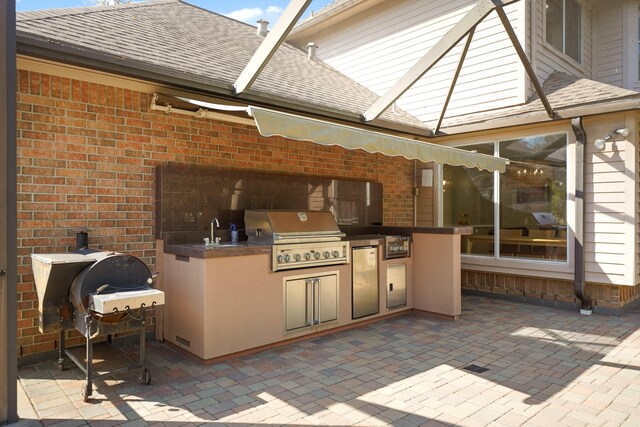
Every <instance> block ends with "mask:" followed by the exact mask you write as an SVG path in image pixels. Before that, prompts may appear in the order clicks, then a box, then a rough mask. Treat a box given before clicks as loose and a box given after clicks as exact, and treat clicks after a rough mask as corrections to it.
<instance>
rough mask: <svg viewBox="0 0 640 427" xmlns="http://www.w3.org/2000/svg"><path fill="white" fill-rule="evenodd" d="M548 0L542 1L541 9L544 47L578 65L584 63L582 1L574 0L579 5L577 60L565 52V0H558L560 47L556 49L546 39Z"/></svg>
mask: <svg viewBox="0 0 640 427" xmlns="http://www.w3.org/2000/svg"><path fill="white" fill-rule="evenodd" d="M548 1H549V0H545V1H544V3H543V10H542V14H543V18H542V20H543V23H544V24H543V30H542V40H543V43H544V45H545V47H547V48H548V49H550V50H552V51H553V52H556V53H557V54H559V55H561V56H562V57H563V58H565V59H569V60H570V61H571V62H572V63H574V64H578V65H580V66H583V65H584V22H583V21H584V4H583V2H582V0H574V1H575V2H576V3H578V5H579V6H580V17H579V18H580V19H579V22H580V30H579V33H578V36H579V38H580V40H579V41H578V44H579V48H578V51H579V60H576V59H575V58H573V57H572V56H571V55H569V54H567V52H566V38H567V32H566V15H565V13H566V2H567V0H558V1H562V49H558V48H557V47H555V46H554V45H552V44H551V43H550V42H549V41H548V40H547V12H546V11H547V2H548Z"/></svg>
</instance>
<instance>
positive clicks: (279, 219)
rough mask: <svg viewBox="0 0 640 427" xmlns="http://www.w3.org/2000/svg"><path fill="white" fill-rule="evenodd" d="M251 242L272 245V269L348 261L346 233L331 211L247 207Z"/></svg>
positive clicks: (335, 263) (247, 227)
mask: <svg viewBox="0 0 640 427" xmlns="http://www.w3.org/2000/svg"><path fill="white" fill-rule="evenodd" d="M244 223H245V229H246V232H247V236H248V237H249V239H248V241H249V244H262V245H272V246H273V248H272V262H271V269H272V270H273V271H278V270H291V269H297V268H307V267H319V266H324V265H337V264H346V263H348V262H349V251H348V245H347V243H346V242H343V241H341V240H342V238H343V237H344V236H345V234H344V233H343V232H341V231H340V228H339V227H338V224H337V223H336V220H335V218H334V216H333V214H332V213H331V212H329V211H290V210H247V211H245V216H244Z"/></svg>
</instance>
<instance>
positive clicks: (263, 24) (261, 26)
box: [257, 19, 269, 37]
mask: <svg viewBox="0 0 640 427" xmlns="http://www.w3.org/2000/svg"><path fill="white" fill-rule="evenodd" d="M257 24H258V35H259V36H262V37H265V36H266V35H267V33H269V31H268V30H267V27H268V26H269V21H265V20H264V19H260V20H258V22H257Z"/></svg>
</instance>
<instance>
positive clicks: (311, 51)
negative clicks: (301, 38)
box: [307, 42, 318, 59]
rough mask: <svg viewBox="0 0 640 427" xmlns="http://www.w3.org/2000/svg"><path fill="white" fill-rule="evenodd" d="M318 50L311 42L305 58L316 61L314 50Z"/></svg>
mask: <svg viewBox="0 0 640 427" xmlns="http://www.w3.org/2000/svg"><path fill="white" fill-rule="evenodd" d="M317 49H318V45H317V44H315V43H314V42H311V43H309V44H308V45H307V58H309V59H316V50H317Z"/></svg>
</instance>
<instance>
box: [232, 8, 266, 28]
mask: <svg viewBox="0 0 640 427" xmlns="http://www.w3.org/2000/svg"><path fill="white" fill-rule="evenodd" d="M262 15H264V11H263V10H262V9H261V8H259V7H254V8H248V7H245V8H244V9H240V10H234V11H233V12H229V13H227V16H228V17H229V18H233V19H237V20H238V21H242V22H247V23H250V24H254V23H255V21H257V20H258V18H260V17H261V16H262Z"/></svg>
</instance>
